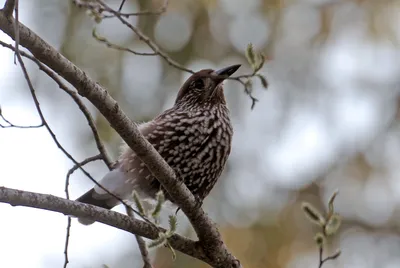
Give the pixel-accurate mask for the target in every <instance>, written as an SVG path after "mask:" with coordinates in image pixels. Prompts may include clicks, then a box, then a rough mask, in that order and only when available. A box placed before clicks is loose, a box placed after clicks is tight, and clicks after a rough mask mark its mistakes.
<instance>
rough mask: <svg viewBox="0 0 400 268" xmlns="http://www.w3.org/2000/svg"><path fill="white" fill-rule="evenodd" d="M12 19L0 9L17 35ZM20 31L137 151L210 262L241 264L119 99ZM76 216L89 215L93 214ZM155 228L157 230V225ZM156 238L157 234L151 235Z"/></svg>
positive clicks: (1, 20) (0, 24) (0, 20)
mask: <svg viewBox="0 0 400 268" xmlns="http://www.w3.org/2000/svg"><path fill="white" fill-rule="evenodd" d="M13 23H14V19H13V18H6V17H5V16H4V14H3V13H2V12H1V11H0V29H1V30H3V31H4V32H5V33H6V34H7V35H9V36H11V37H14V34H15V31H14V28H13ZM19 33H20V44H21V45H22V46H24V47H26V48H27V49H28V50H29V51H30V52H31V53H32V54H33V55H34V56H35V58H36V59H37V60H39V61H41V62H42V63H44V64H46V65H47V66H48V67H50V68H51V69H52V70H54V71H55V72H57V73H58V74H59V75H60V76H62V77H63V78H64V79H66V80H67V81H68V82H69V83H70V84H71V85H73V86H74V87H75V88H76V89H77V91H78V93H79V94H80V95H81V96H84V97H86V98H88V100H89V101H91V102H92V103H93V105H94V106H95V107H96V108H97V109H99V111H100V112H101V113H102V114H103V115H104V117H105V118H106V119H107V120H108V122H109V123H110V124H111V126H112V127H113V128H114V129H115V130H116V131H117V132H118V134H119V135H120V136H121V138H122V139H123V140H124V141H125V142H126V143H127V145H128V146H129V147H130V148H132V149H133V150H134V151H135V152H136V154H137V156H138V157H139V158H140V159H141V160H142V161H143V162H144V163H145V165H146V166H147V167H148V169H149V170H150V171H151V173H152V175H153V176H154V177H155V178H157V179H158V180H159V181H160V183H161V185H162V186H163V187H164V188H165V189H166V191H167V192H168V193H169V195H170V196H171V197H172V198H173V199H174V201H175V202H176V204H177V205H178V206H179V207H180V208H181V209H182V211H183V212H184V213H185V215H186V216H187V217H188V219H189V220H190V222H191V224H192V225H193V227H194V229H195V231H196V233H197V236H198V237H199V245H200V246H201V248H202V250H203V251H204V254H205V255H206V256H208V259H209V263H211V265H212V266H214V267H241V265H240V262H239V261H238V260H237V259H236V258H235V257H234V256H233V255H232V254H231V253H230V252H229V251H228V249H227V247H226V245H225V244H224V243H223V241H222V238H221V235H220V233H219V232H218V229H217V228H216V226H215V224H214V223H213V222H212V221H211V220H210V219H209V218H208V216H207V214H206V213H205V212H204V211H203V209H202V208H201V207H198V206H197V205H196V204H197V202H196V199H195V197H194V196H193V194H192V193H191V192H190V191H189V189H188V188H187V187H186V186H185V184H179V183H177V179H176V176H175V173H174V171H173V170H172V169H171V167H169V166H168V164H167V163H166V162H165V160H164V159H163V158H162V157H161V156H160V154H159V153H158V152H157V151H156V150H155V149H154V147H153V146H152V145H151V144H150V143H149V142H148V141H147V140H146V139H145V138H144V137H143V135H142V134H141V133H140V131H139V129H138V127H137V125H136V124H135V123H133V122H132V121H131V120H130V119H129V118H128V117H127V116H126V115H125V114H124V113H123V111H122V110H121V108H120V107H119V105H118V103H117V102H116V101H115V100H114V99H113V98H112V97H111V96H110V95H109V94H108V92H107V91H106V90H105V89H104V88H102V87H101V86H100V85H99V84H98V83H96V82H95V81H93V80H91V79H90V78H89V77H88V76H87V74H86V73H85V72H83V71H82V70H81V69H79V68H78V67H77V66H75V65H74V64H73V63H71V62H70V61H68V60H67V59H66V58H65V57H63V56H62V55H61V54H60V53H58V52H57V51H56V50H55V49H54V48H53V47H51V46H50V45H49V44H47V43H46V42H45V41H44V40H43V39H41V38H40V37H39V36H37V35H36V34H35V33H34V32H33V31H32V30H30V29H29V28H27V27H26V26H24V25H23V24H22V23H20V24H19ZM31 201H32V200H31ZM77 216H84V217H87V216H90V215H77ZM89 218H95V217H89ZM153 228H155V229H156V230H158V228H156V227H153ZM139 235H141V234H139ZM154 238H156V237H153V238H152V239H154Z"/></svg>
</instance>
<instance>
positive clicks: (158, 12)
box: [104, 0, 169, 18]
mask: <svg viewBox="0 0 400 268" xmlns="http://www.w3.org/2000/svg"><path fill="white" fill-rule="evenodd" d="M124 2H125V0H123V2H122V3H121V5H120V7H119V8H118V13H119V15H121V16H123V17H126V18H129V17H130V16H151V15H153V16H154V15H161V14H162V13H164V12H165V11H167V8H168V2H169V1H168V0H164V3H163V5H162V6H161V7H160V8H159V9H158V10H144V11H139V12H133V13H123V12H121V10H122V6H123V4H124ZM112 17H115V15H105V16H104V18H112Z"/></svg>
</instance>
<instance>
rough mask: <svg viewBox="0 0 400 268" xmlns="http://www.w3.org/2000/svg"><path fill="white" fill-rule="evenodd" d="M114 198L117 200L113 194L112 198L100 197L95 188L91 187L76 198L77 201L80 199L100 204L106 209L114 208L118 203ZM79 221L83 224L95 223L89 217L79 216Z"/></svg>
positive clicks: (95, 204) (91, 203)
mask: <svg viewBox="0 0 400 268" xmlns="http://www.w3.org/2000/svg"><path fill="white" fill-rule="evenodd" d="M114 200H116V199H115V198H113V197H112V196H110V198H99V196H98V195H97V194H96V192H95V190H94V188H92V189H90V190H89V191H87V192H86V193H85V194H83V195H82V196H81V197H79V198H78V199H76V201H78V202H81V203H85V204H89V205H94V206H98V207H101V208H105V209H112V208H113V207H114V206H115V205H117V202H118V201H117V202H115V201H114ZM113 201H114V202H113ZM78 221H79V222H80V223H81V224H83V225H90V224H92V223H94V221H93V220H91V219H87V218H78Z"/></svg>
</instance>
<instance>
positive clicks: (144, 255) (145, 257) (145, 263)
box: [125, 206, 153, 268]
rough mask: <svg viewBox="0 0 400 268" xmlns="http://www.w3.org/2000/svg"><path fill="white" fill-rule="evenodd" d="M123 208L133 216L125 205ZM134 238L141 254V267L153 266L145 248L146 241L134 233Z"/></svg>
mask: <svg viewBox="0 0 400 268" xmlns="http://www.w3.org/2000/svg"><path fill="white" fill-rule="evenodd" d="M125 209H126V213H127V214H128V216H129V217H131V218H135V214H133V213H132V210H130V209H129V208H128V207H126V206H125ZM135 238H136V242H137V244H138V246H139V251H140V255H142V259H143V268H153V266H152V265H151V261H150V257H149V251H148V250H147V246H146V242H145V241H144V239H143V238H142V237H141V236H140V235H137V234H135Z"/></svg>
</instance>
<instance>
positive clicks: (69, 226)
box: [64, 154, 103, 268]
mask: <svg viewBox="0 0 400 268" xmlns="http://www.w3.org/2000/svg"><path fill="white" fill-rule="evenodd" d="M96 160H103V156H102V155H101V154H98V155H95V156H92V157H88V158H86V159H85V160H83V161H82V162H80V163H79V165H74V166H73V167H72V168H71V169H70V170H68V173H67V177H66V179H65V189H64V191H65V196H66V198H67V199H68V200H69V178H70V176H71V175H72V173H74V172H75V170H77V169H78V168H79V167H82V166H84V165H86V164H88V163H90V162H93V161H96ZM70 235H71V217H69V216H68V217H67V232H66V234H65V245H64V268H66V267H67V265H68V263H69V260H68V245H69V237H70Z"/></svg>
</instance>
